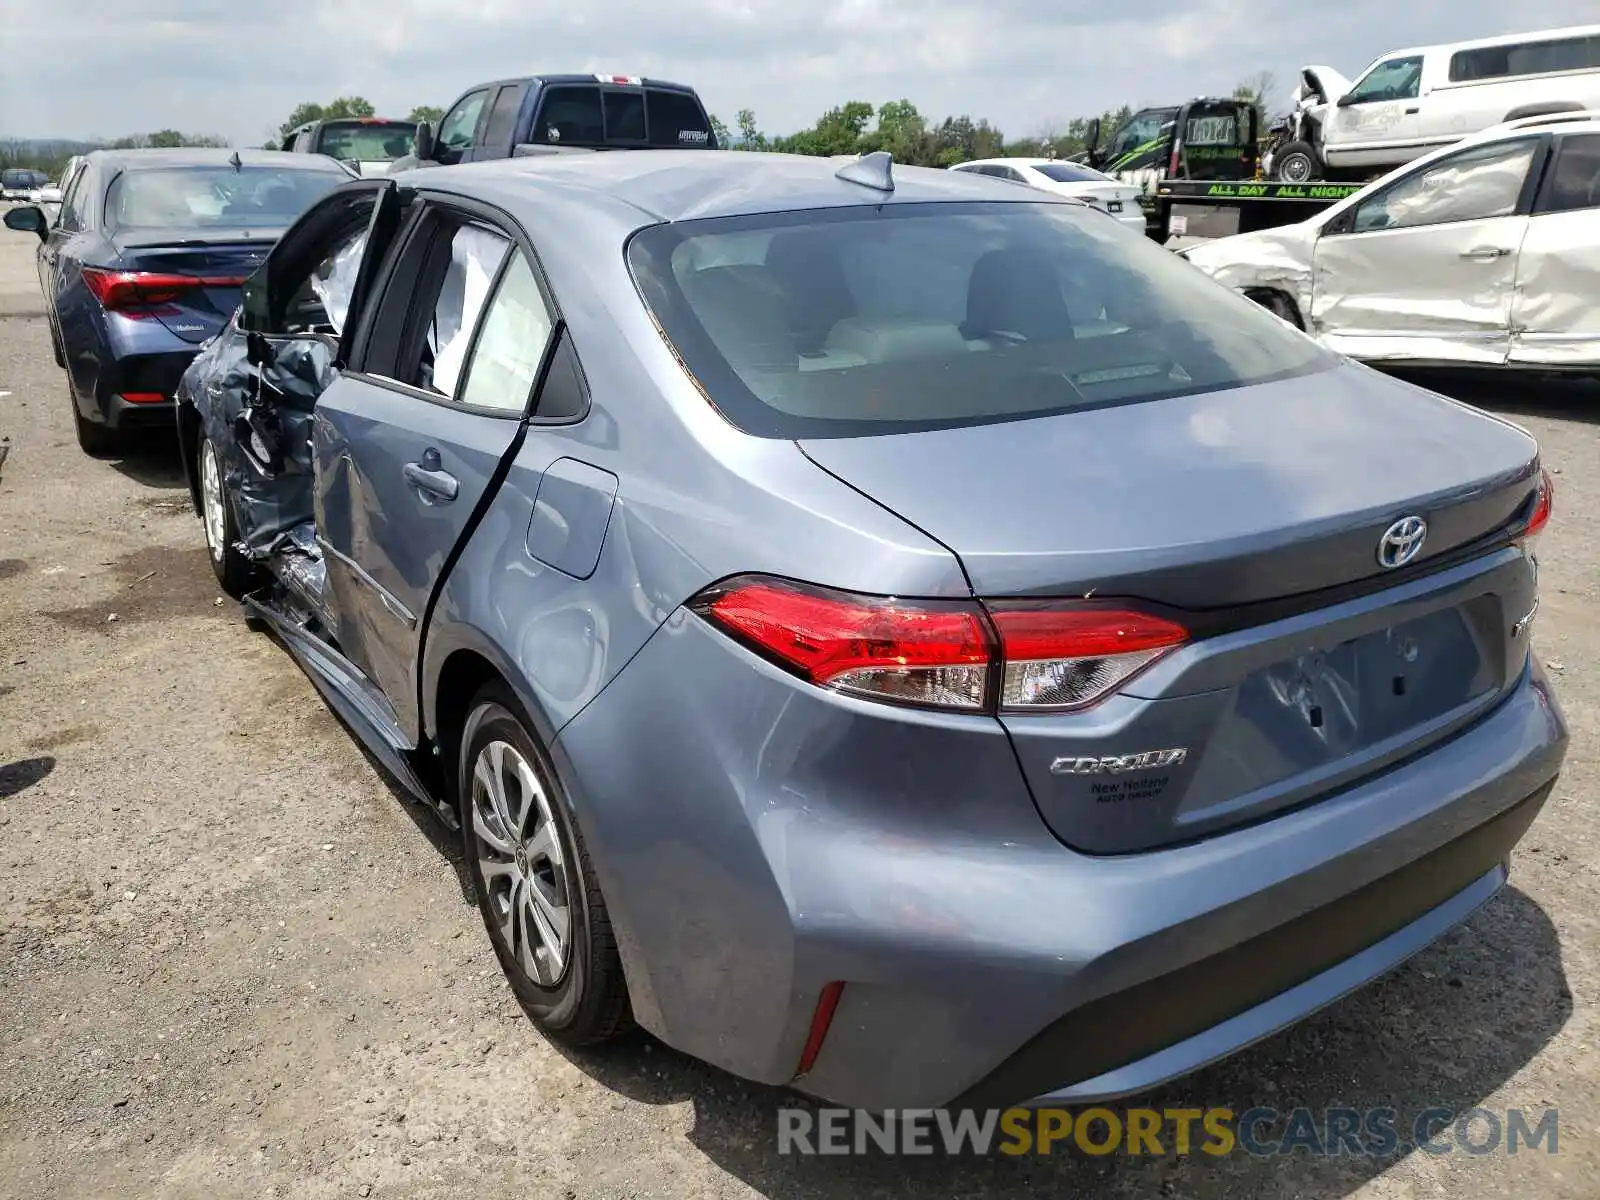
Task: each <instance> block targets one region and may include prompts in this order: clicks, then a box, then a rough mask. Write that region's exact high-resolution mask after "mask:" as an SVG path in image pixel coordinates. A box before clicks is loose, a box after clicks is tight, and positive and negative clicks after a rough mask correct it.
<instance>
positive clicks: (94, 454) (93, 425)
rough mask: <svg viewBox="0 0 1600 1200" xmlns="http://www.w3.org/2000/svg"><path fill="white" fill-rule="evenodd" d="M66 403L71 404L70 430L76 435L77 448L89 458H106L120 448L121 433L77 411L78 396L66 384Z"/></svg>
mask: <svg viewBox="0 0 1600 1200" xmlns="http://www.w3.org/2000/svg"><path fill="white" fill-rule="evenodd" d="M67 403H68V404H69V405H71V406H72V431H73V432H74V433H76V434H77V435H78V449H80V450H82V451H83V452H84V453H85V454H87V455H88V456H89V457H90V458H108V457H110V456H111V455H113V454H115V453H116V452H117V451H118V450H120V449H121V448H122V435H121V434H120V433H118V432H117V431H116V430H115V429H112V428H111V427H110V426H109V425H102V424H100V422H98V421H90V420H88V419H87V418H85V417H84V415H83V414H82V413H81V412H79V411H78V398H77V397H76V396H75V395H73V394H72V384H71V383H70V382H69V383H68V384H67Z"/></svg>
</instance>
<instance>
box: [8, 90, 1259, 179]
mask: <svg viewBox="0 0 1600 1200" xmlns="http://www.w3.org/2000/svg"><path fill="white" fill-rule="evenodd" d="M1276 91H1277V81H1276V80H1275V79H1274V77H1273V75H1272V74H1271V72H1268V71H1261V72H1258V73H1256V74H1255V75H1252V76H1251V77H1250V78H1248V79H1246V80H1244V81H1243V82H1241V83H1240V84H1239V85H1238V86H1237V87H1235V88H1234V90H1233V96H1234V98H1236V99H1240V100H1246V101H1248V102H1250V103H1251V104H1253V105H1254V106H1255V108H1256V111H1257V115H1258V121H1259V128H1260V129H1261V131H1262V132H1263V133H1264V132H1265V131H1266V128H1267V120H1268V117H1269V112H1270V110H1269V105H1270V103H1271V99H1272V96H1273V94H1274V93H1275V92H1276ZM376 113H377V110H376V109H375V108H374V107H373V105H372V103H371V102H370V101H369V100H367V99H366V98H365V97H364V96H338V97H335V98H334V99H333V100H331V101H329V102H328V103H326V104H320V103H316V102H314V101H307V102H305V103H303V104H299V105H296V106H295V108H294V110H293V111H292V112H290V113H289V115H288V117H287V118H285V119H284V120H283V121H282V122H281V123H280V124H279V125H278V126H277V127H276V128H275V129H274V130H273V131H272V135H271V136H270V137H268V138H267V139H266V141H265V142H264V143H263V144H262V148H263V149H266V150H275V149H277V148H278V147H279V146H280V145H282V144H283V143H284V142H285V141H286V140H287V138H288V136H289V135H290V134H291V133H293V132H294V131H295V130H296V129H298V128H299V127H300V126H301V125H304V124H306V123H307V122H309V121H326V120H333V119H335V118H339V117H371V116H375V115H376ZM1133 113H1134V109H1133V108H1132V107H1131V106H1129V105H1126V104H1124V105H1122V106H1121V107H1120V108H1116V109H1107V110H1106V111H1105V112H1102V113H1100V114H1099V121H1100V129H1101V137H1102V138H1103V139H1108V138H1110V136H1111V135H1112V133H1113V132H1115V130H1116V129H1117V128H1118V127H1120V126H1121V125H1122V124H1124V123H1125V122H1126V121H1127V120H1128V118H1129V117H1131V116H1132V115H1133ZM443 116H444V110H443V109H441V108H438V107H436V106H434V105H429V104H419V105H417V106H415V107H414V108H412V110H411V111H410V112H409V113H408V114H407V115H406V118H405V119H406V120H407V121H412V122H416V121H431V122H432V123H433V124H434V125H437V124H438V122H439V120H440V118H441V117H443ZM1091 120H1093V118H1091V117H1073V118H1072V119H1071V120H1067V121H1052V120H1044V121H1041V122H1040V123H1039V125H1038V126H1036V128H1035V129H1034V131H1033V132H1032V133H1031V134H1028V135H1026V136H1021V137H1015V138H1009V137H1007V136H1006V135H1005V134H1004V133H1002V132H1001V130H1000V129H999V128H998V127H996V126H995V125H992V124H991V123H990V122H989V121H988V120H987V119H986V118H982V117H980V118H978V119H976V120H974V119H973V118H972V117H971V116H969V115H967V114H962V115H960V116H948V117H944V118H942V119H940V120H937V121H935V120H933V119H931V118H929V117H926V116H924V115H923V114H922V112H921V111H919V110H918V108H917V106H916V105H915V104H913V103H912V102H911V101H910V100H907V99H900V100H890V101H887V102H885V103H883V104H880V105H877V106H874V105H872V104H869V103H868V102H866V101H865V100H851V101H849V102H847V103H845V104H841V105H839V106H838V107H836V108H830V109H828V111H827V112H825V113H823V114H822V115H821V116H820V117H818V118H817V120H816V122H815V124H813V125H811V126H809V127H808V128H805V129H802V130H800V131H799V132H797V133H791V134H768V133H765V132H764V131H763V130H762V128H761V125H760V122H759V121H758V120H757V119H756V114H755V112H754V111H753V110H751V109H748V108H743V109H740V110H739V111H738V113H737V114H735V117H734V124H733V127H732V128H729V126H728V125H727V124H726V123H725V122H724V121H722V120H720V119H719V118H717V117H715V116H713V117H712V118H711V127H712V130H713V132H714V133H715V134H716V136H717V142H718V144H719V145H722V146H724V147H726V148H728V149H730V150H764V151H772V152H776V153H780V154H812V155H823V156H827V155H835V154H866V153H870V152H872V151H874V150H887V151H889V153H891V154H892V155H894V160H895V161H896V162H899V163H907V164H910V165H915V166H925V167H948V166H951V165H953V164H955V163H958V162H967V161H968V160H970V159H974V158H1001V157H1008V156H1009V157H1015V156H1039V157H1046V158H1048V157H1057V158H1066V157H1069V156H1071V155H1074V154H1078V153H1080V152H1082V151H1083V149H1084V146H1085V138H1086V136H1087V134H1088V130H1089V124H1090V121H1091ZM228 144H229V142H228V140H227V139H226V138H221V137H216V136H213V135H206V134H189V133H181V132H179V131H178V130H175V129H163V130H159V131H157V132H155V133H146V134H134V135H131V136H129V137H123V138H118V139H116V140H115V141H100V142H38V141H34V142H27V141H22V140H20V139H12V140H11V141H0V167H33V168H35V169H37V170H42V171H45V172H47V173H49V174H50V175H51V176H52V177H55V176H56V175H58V174H59V173H60V170H61V168H62V167H63V166H64V165H65V164H66V161H67V159H68V158H69V157H71V156H72V155H74V154H82V153H85V152H86V151H88V150H93V149H99V148H107V149H127V148H130V147H136V146H226V145H228Z"/></svg>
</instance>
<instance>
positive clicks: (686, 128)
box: [392, 75, 717, 171]
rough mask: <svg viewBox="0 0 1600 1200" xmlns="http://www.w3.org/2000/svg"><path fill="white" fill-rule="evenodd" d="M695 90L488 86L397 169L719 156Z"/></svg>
mask: <svg viewBox="0 0 1600 1200" xmlns="http://www.w3.org/2000/svg"><path fill="white" fill-rule="evenodd" d="M716 145H717V138H716V135H715V134H714V133H713V132H712V130H711V119H710V118H709V117H708V116H707V115H706V110H705V106H704V105H703V104H701V103H700V97H699V96H697V95H696V94H695V91H694V89H693V88H689V87H685V86H683V85H682V84H679V83H668V82H666V81H665V80H661V79H644V78H641V77H639V76H637V75H532V76H524V77H522V78H520V79H501V80H497V81H496V82H494V83H483V84H479V85H478V86H476V87H474V88H472V89H470V90H469V91H467V92H466V93H465V94H464V95H463V96H462V97H461V98H460V99H459V100H457V101H456V102H455V103H454V104H452V105H451V106H450V108H449V110H448V111H447V112H446V113H445V115H444V117H443V118H442V119H441V120H440V122H439V128H438V130H437V132H435V131H434V130H433V129H432V128H431V127H430V126H427V125H426V124H424V125H422V126H418V128H417V152H416V156H415V157H414V158H412V159H409V160H407V159H402V160H400V161H399V162H397V163H395V165H394V167H393V168H392V169H393V170H396V171H399V170H404V169H405V168H406V167H408V166H414V165H417V163H418V161H419V160H420V161H425V162H428V163H440V164H445V165H450V164H454V163H463V162H480V161H482V160H484V159H489V158H514V157H517V156H519V155H523V154H540V153H549V152H555V151H559V150H563V149H581V150H646V149H655V150H706V149H715V148H716Z"/></svg>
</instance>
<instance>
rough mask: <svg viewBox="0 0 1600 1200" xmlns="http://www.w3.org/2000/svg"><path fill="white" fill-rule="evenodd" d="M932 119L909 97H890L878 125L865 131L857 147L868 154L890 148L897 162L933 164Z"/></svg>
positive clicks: (879, 116) (890, 152) (879, 112)
mask: <svg viewBox="0 0 1600 1200" xmlns="http://www.w3.org/2000/svg"><path fill="white" fill-rule="evenodd" d="M927 136H928V122H927V119H926V118H925V117H923V115H922V114H921V113H920V112H918V111H917V106H916V105H915V104H913V103H911V101H909V100H890V101H887V102H886V103H885V104H884V105H883V106H882V107H881V108H879V109H878V126H877V128H876V129H874V130H873V131H872V132H871V133H867V134H863V135H862V136H861V138H860V139H859V141H858V144H857V148H858V149H859V150H860V151H861V152H862V153H863V154H868V153H871V152H872V151H874V150H887V151H888V152H889V154H890V156H891V157H892V158H893V159H894V161H895V162H897V163H908V164H912V165H918V164H921V165H929V164H928V163H927V162H926V161H925V160H927V158H928V154H927V151H928V147H927V145H926V144H925V143H926V142H927Z"/></svg>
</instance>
